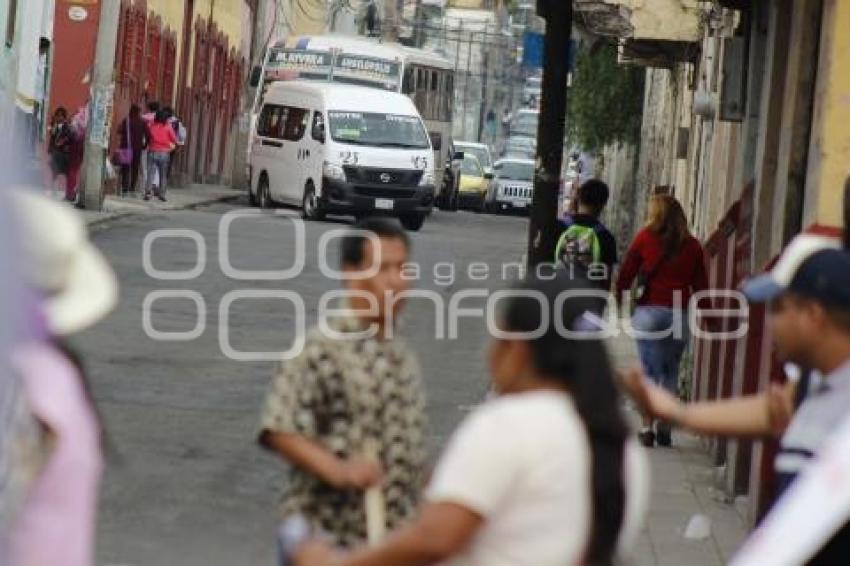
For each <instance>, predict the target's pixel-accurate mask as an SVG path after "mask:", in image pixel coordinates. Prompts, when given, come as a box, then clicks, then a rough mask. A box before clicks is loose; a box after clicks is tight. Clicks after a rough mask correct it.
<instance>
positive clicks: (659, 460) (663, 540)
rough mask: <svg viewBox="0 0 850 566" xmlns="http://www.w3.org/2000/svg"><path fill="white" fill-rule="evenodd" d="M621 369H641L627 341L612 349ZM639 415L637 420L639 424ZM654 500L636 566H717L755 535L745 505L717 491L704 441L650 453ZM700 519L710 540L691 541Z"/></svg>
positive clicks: (679, 440) (687, 438)
mask: <svg viewBox="0 0 850 566" xmlns="http://www.w3.org/2000/svg"><path fill="white" fill-rule="evenodd" d="M609 348H610V352H611V355H612V357H613V359H614V364H615V367H618V368H620V367H627V366H629V365H633V364H635V363H637V351H636V349H635V345H634V343H633V341H631V340H630V339H629V338H628V337H626V336H625V335H624V336H621V337H619V338H617V339H615V340H612V341H611V342H610V343H609ZM637 418H638V417H637V415H635V419H637ZM649 456H650V465H651V467H652V470H651V471H652V495H651V499H650V510H649V517H648V520H647V525H646V527H645V529H644V531H643V533H642V534H641V538H640V540H639V542H638V545H637V549H636V553H635V560H634V564H636V565H640V566H643V565H658V566H715V565H723V564H726V563H728V562H729V559H730V558H731V557H732V555H733V554H734V552H735V550H736V549H737V548H738V547H739V546H740V545H741V542H742V541H743V540H744V538H746V536H747V534H748V532H749V529H748V527H747V524H746V520H745V509H744V506H743V505H740V506H737V505H734V504H731V503H726V502H725V501H724V500H725V499H726V495H725V494H724V493H723V492H722V491H721V490H720V489H718V488H717V487H716V480H715V476H716V472H715V468H714V466H713V465H712V462H711V459H710V458H709V455H708V453H707V452H705V451H704V450H703V449H702V447H701V445H700V440H699V439H698V438H697V437H694V436H692V435H689V434H686V433H683V432H680V431H676V432H674V434H673V448H653V449H651V450H650V451H649ZM695 515H703V516H705V517H707V518H708V519H709V520H710V523H711V532H710V535H709V536H708V538H703V539H702V540H695V539H690V538H686V537H685V530H686V529H687V527H688V523H689V522H690V521H691V518H692V517H694V516H695Z"/></svg>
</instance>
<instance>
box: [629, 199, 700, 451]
mask: <svg viewBox="0 0 850 566" xmlns="http://www.w3.org/2000/svg"><path fill="white" fill-rule="evenodd" d="M648 216H649V219H648V221H647V223H646V226H645V227H644V228H643V229H642V230H641V231H640V232H638V234H637V236H635V239H634V241H633V242H632V244H631V246H630V247H629V250H628V252H626V258H625V260H624V261H623V266H622V268H621V270H620V275H619V278H618V279H617V299H618V300H620V301H621V304H622V299H623V294H624V293H626V292H627V291H628V290H629V289H631V288H632V284H633V283H634V282H635V280H636V279H637V288H638V290H637V292H636V294H637V295H638V297H637V298H636V303H637V306H636V308H635V310H634V314H633V316H632V321H631V324H632V328H633V329H634V330H635V331H637V332H638V333H639V334H638V338H637V345H638V353H639V354H640V360H641V363H642V365H643V369H644V371H645V372H646V373H647V375H649V376H650V378H651V379H653V380H654V381H655V382H656V383H657V384H658V385H660V386H662V387H664V388H665V389H666V390H667V391H669V392H670V393H672V394H673V395H676V394H677V393H678V386H679V363H680V362H681V359H682V354H683V353H684V350H685V346H686V345H687V343H688V340H689V339H690V332H689V328H688V315H687V309H688V306H689V303H690V299H691V296H692V295H693V294H694V293H697V292H699V291H703V290H705V289H706V288H707V287H708V277H707V275H706V270H705V255H704V252H703V249H702V245H700V243H699V240H697V239H696V238H694V237H693V236H692V235H691V234H690V232H689V231H688V222H687V219H686V218H685V212H684V210H682V205H681V204H679V201H677V200H676V199H675V198H674V197H672V196H670V195H653V196H652V197H651V198H650V201H649V214H648ZM640 439H641V441H642V442H643V444H644V445H645V446H647V447H651V446H653V445H654V444H655V441H656V439H657V440H658V444H659V445H661V446H670V445H671V442H672V439H671V431H670V425H669V423H668V422H666V421H663V420H662V421H659V422H658V423H657V426H656V430H653V420H652V419H650V418H645V419H644V423H643V429H642V430H641V432H640Z"/></svg>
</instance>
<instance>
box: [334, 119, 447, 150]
mask: <svg viewBox="0 0 850 566" xmlns="http://www.w3.org/2000/svg"><path fill="white" fill-rule="evenodd" d="M328 118H329V122H330V131H331V137H332V138H333V139H334V141H337V142H339V143H347V144H353V145H367V146H372V147H398V148H403V149H429V148H430V147H431V144H430V142H429V140H428V134H427V133H426V132H425V128H423V127H422V122H421V121H420V120H419V118H417V117H416V116H404V115H400V114H381V113H377V112H343V111H331V112H328Z"/></svg>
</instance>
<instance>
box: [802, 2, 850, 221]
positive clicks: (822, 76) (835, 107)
mask: <svg viewBox="0 0 850 566" xmlns="http://www.w3.org/2000/svg"><path fill="white" fill-rule="evenodd" d="M848 70H850V2H848V1H847V0H826V1H825V2H824V11H823V23H822V28H821V51H820V60H819V67H818V79H817V80H818V82H817V89H816V93H815V116H814V124H813V128H812V144H811V147H810V150H809V168H808V173H809V175H808V180H807V184H806V203H805V213H804V214H805V219H804V221H805V222H804V223H805V225H806V226H808V225H811V224H814V223H817V224H821V225H830V226H841V223H842V219H841V211H842V207H841V200H842V191H843V187H844V180H845V179H846V178H847V176H848V175H850V127H848V124H850V71H848Z"/></svg>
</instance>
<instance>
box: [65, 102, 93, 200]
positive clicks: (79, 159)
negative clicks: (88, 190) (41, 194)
mask: <svg viewBox="0 0 850 566" xmlns="http://www.w3.org/2000/svg"><path fill="white" fill-rule="evenodd" d="M88 125H89V103H88V102H86V103H85V104H83V105H82V106H80V107H79V108H78V109H77V111H76V112H75V113H74V115H73V116H72V117H71V151H70V154H69V156H68V175H67V183H66V185H65V200H66V201H68V202H76V201H77V195H78V189H79V184H80V170H81V169H82V168H83V157H84V155H85V151H86V132H87V130H88Z"/></svg>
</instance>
